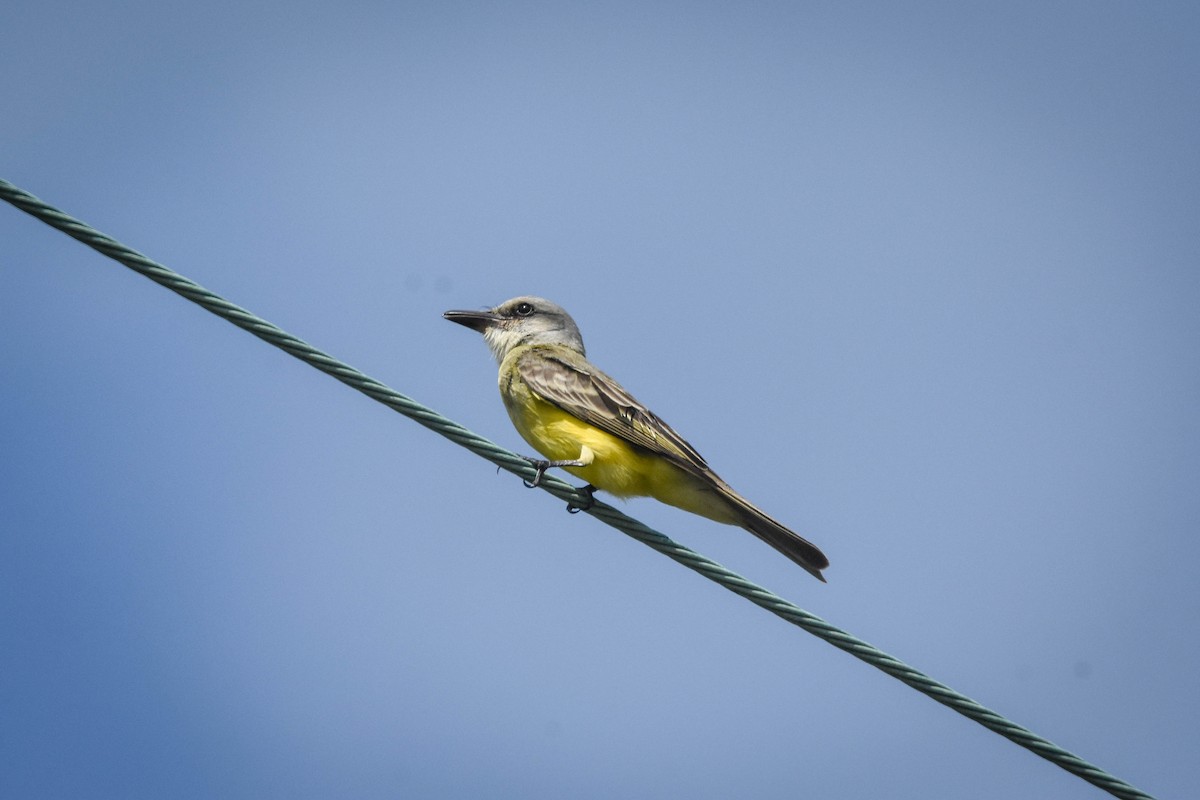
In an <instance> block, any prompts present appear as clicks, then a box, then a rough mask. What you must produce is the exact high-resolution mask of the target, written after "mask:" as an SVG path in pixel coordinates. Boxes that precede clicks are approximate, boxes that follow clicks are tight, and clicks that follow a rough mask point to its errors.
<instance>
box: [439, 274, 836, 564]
mask: <svg viewBox="0 0 1200 800" xmlns="http://www.w3.org/2000/svg"><path fill="white" fill-rule="evenodd" d="M443 316H444V317H445V318H446V319H448V320H450V321H452V322H457V323H458V324H460V325H465V326H466V327H468V328H471V329H473V330H476V331H478V332H480V333H482V334H483V338H484V341H486V342H487V345H488V347H489V348H491V351H492V354H493V355H494V356H495V357H496V361H498V362H499V364H500V396H501V398H503V400H504V407H505V408H506V409H508V416H509V417H510V418H511V419H512V422H513V425H514V426H516V429H517V431H518V432H519V433H520V434H521V436H522V437H523V438H524V439H525V441H527V442H528V443H529V444H530V445H532V446H533V447H534V449H536V450H537V451H538V452H539V453H541V454H542V455H544V456H545V457H546V459H545V460H538V459H530V462H531V463H533V465H534V466H535V467H536V468H537V473H536V476H535V478H534V480H533V481H532V482H529V485H533V486H536V485H537V483H538V481H540V480H541V477H542V475H543V473H544V472H545V471H546V470H547V469H549V468H550V467H561V468H563V469H565V470H566V471H567V472H569V473H571V474H572V475H574V476H576V477H578V478H581V479H583V480H585V481H587V482H588V484H589V485H588V486H587V487H585V489H586V491H588V492H590V491H591V490H592V489H602V490H604V491H606V492H609V493H611V494H614V495H616V496H617V497H645V496H649V497H653V498H655V499H657V500H660V501H661V502H664V503H668V504H669V505H673V506H676V507H678V508H682V509H684V510H685V511H691V512H692V513H694V514H699V515H700V516H702V517H708V518H709V519H712V520H716V521H717V522H723V523H725V524H728V525H738V526H741V527H742V528H745V529H746V530H748V531H750V532H751V533H753V534H754V535H755V536H757V537H758V538H760V539H762V540H763V541H764V542H766V543H767V544H769V545H771V546H772V547H774V548H775V549H776V550H778V551H779V552H781V553H783V554H784V555H785V556H787V557H788V558H790V559H791V560H792V561H794V562H796V563H797V564H799V565H800V566H801V567H803V568H804V569H806V570H808V572H810V573H811V574H812V575H814V576H815V577H816V578H817V579H818V580H820V581H822V582H823V581H824V580H825V578H824V577H823V576H822V575H821V570H823V569H825V568H826V567H828V566H829V559H827V558H826V557H825V554H824V553H822V552H821V551H820V550H819V549H818V548H817V547H816V546H815V545H813V544H812V543H811V542H809V541H807V540H806V539H804V538H802V537H801V536H800V535H799V534H796V533H795V532H793V531H791V530H790V529H788V528H787V527H785V526H784V525H783V524H782V523H780V522H778V521H777V520H775V519H773V518H772V517H769V516H767V514H765V513H764V512H763V511H761V510H760V509H758V508H757V507H756V506H754V505H753V504H752V503H751V502H750V501H749V500H747V499H746V498H744V497H742V496H741V495H740V494H738V493H737V492H735V491H734V490H733V489H732V488H731V487H730V486H729V484H727V483H725V481H723V480H721V478H720V477H719V476H718V475H717V474H716V473H715V472H713V471H712V469H711V468H710V467H709V466H708V463H707V462H706V461H705V460H704V458H703V457H702V456H701V455H700V454H699V453H698V452H696V449H695V448H694V447H692V446H691V445H690V444H688V443H687V441H685V440H684V438H683V437H682V436H680V435H679V434H678V433H676V432H675V431H674V430H673V429H672V428H671V426H669V425H667V423H665V422H663V421H662V420H661V419H659V418H658V416H657V415H656V414H654V412H652V411H650V409H648V408H646V407H645V406H644V405H642V404H641V403H639V402H638V401H637V400H636V399H635V398H634V397H633V395H631V394H630V393H629V392H627V391H626V390H625V389H624V387H622V386H621V385H620V384H619V383H617V382H616V381H615V380H613V379H612V378H610V377H609V376H608V375H606V374H605V373H603V372H601V371H600V370H599V369H597V368H596V367H595V366H594V365H592V363H591V362H590V361H588V360H587V358H586V356H585V355H584V348H583V337H582V336H581V335H580V333H579V328H578V326H576V324H575V321H574V320H573V319H571V316H570V315H569V314H567V312H566V311H564V310H563V309H562V308H561V307H560V306H558V305H555V304H554V303H552V302H550V301H549V300H546V299H543V298H541V297H515V298H513V299H512V300H508V301H505V302H503V303H501V304H500V305H498V306H496V307H495V308H492V309H490V310H488V311H447V312H446V313H445V314H444V315H443Z"/></svg>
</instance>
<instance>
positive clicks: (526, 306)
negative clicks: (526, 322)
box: [514, 303, 533, 317]
mask: <svg viewBox="0 0 1200 800" xmlns="http://www.w3.org/2000/svg"><path fill="white" fill-rule="evenodd" d="M514 310H515V311H516V312H517V316H518V317H528V316H529V315H530V314H532V313H533V303H517V307H516V309H514Z"/></svg>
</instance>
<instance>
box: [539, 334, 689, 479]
mask: <svg viewBox="0 0 1200 800" xmlns="http://www.w3.org/2000/svg"><path fill="white" fill-rule="evenodd" d="M516 367H517V372H518V374H519V375H520V376H521V379H522V380H523V381H525V383H526V384H527V385H528V386H529V388H530V389H532V390H533V391H534V392H536V393H537V394H538V396H540V397H541V398H542V399H543V400H546V401H547V402H549V403H553V404H554V405H556V406H558V407H559V408H561V409H562V410H563V411H566V412H567V413H568V414H571V415H572V416H575V417H578V418H579V419H581V420H583V421H584V422H587V423H588V424H591V425H595V426H596V427H597V428H600V429H601V430H603V431H606V432H608V433H611V434H612V435H613V436H619V437H620V438H622V439H624V440H625V441H627V442H630V443H632V444H635V445H638V446H639V447H644V448H646V449H647V450H650V451H651V452H654V453H658V454H660V455H663V456H665V457H667V458H669V459H671V460H672V461H674V462H676V463H677V464H679V465H680V466H682V467H684V468H685V469H687V470H688V471H689V472H692V473H694V474H696V475H704V476H711V475H712V470H711V469H709V466H708V464H707V463H706V462H705V460H704V458H703V456H701V455H700V454H699V453H698V452H696V448H694V447H692V446H691V445H690V444H688V442H687V440H686V439H684V438H683V437H682V436H680V435H679V434H678V433H676V432H675V431H674V429H672V428H671V426H670V425H668V424H667V423H665V422H663V421H662V420H661V419H659V417H658V415H656V414H655V413H654V412H653V411H651V410H650V409H648V408H646V407H645V406H644V405H642V404H641V403H639V402H638V401H637V399H636V398H635V397H634V396H633V395H631V394H630V393H629V392H628V391H626V389H625V387H623V386H621V384H619V383H617V382H616V381H615V380H613V379H612V378H610V377H609V376H608V375H606V374H604V373H603V372H601V371H600V370H598V369H596V367H595V366H593V365H592V364H591V362H589V361H588V360H587V359H586V358H584V357H583V356H581V355H579V354H577V353H573V352H570V351H563V350H559V349H556V350H554V351H549V350H548V349H547V348H543V347H531V348H530V349H529V350H528V351H526V352H525V353H522V354H521V355H520V356H519V357H518V358H517V364H516Z"/></svg>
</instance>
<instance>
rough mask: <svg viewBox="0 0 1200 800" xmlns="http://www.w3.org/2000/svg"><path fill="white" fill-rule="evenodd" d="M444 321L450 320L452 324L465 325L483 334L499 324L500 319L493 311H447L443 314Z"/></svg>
mask: <svg viewBox="0 0 1200 800" xmlns="http://www.w3.org/2000/svg"><path fill="white" fill-rule="evenodd" d="M442 318H443V319H448V320H450V321H451V322H457V323H458V324H459V325H465V326H466V327H468V328H470V329H471V330H473V331H479V332H480V333H483V332H484V331H486V330H487V329H488V328H490V327H491V326H493V325H495V324H496V323H497V322H499V320H500V318H499V317H498V316H496V315H495V314H493V313H492V312H491V311H447V312H446V313H445V314H442Z"/></svg>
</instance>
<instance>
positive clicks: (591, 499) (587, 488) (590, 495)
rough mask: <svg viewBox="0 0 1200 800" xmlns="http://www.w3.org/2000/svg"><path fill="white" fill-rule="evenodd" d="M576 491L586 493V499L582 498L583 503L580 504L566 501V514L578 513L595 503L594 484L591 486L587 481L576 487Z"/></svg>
mask: <svg viewBox="0 0 1200 800" xmlns="http://www.w3.org/2000/svg"><path fill="white" fill-rule="evenodd" d="M578 491H580V492H582V493H583V494H584V495H586V496H587V499H586V500H584V501H583V503H582V504H580V505H575V504H574V503H567V513H568V514H578V513H579V512H580V511H587V510H588V509H589V508H591V507H592V506H594V505H596V487H595V486H592V485H591V484H590V483H588V484H585V485H583V486H580V487H579V488H578Z"/></svg>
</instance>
